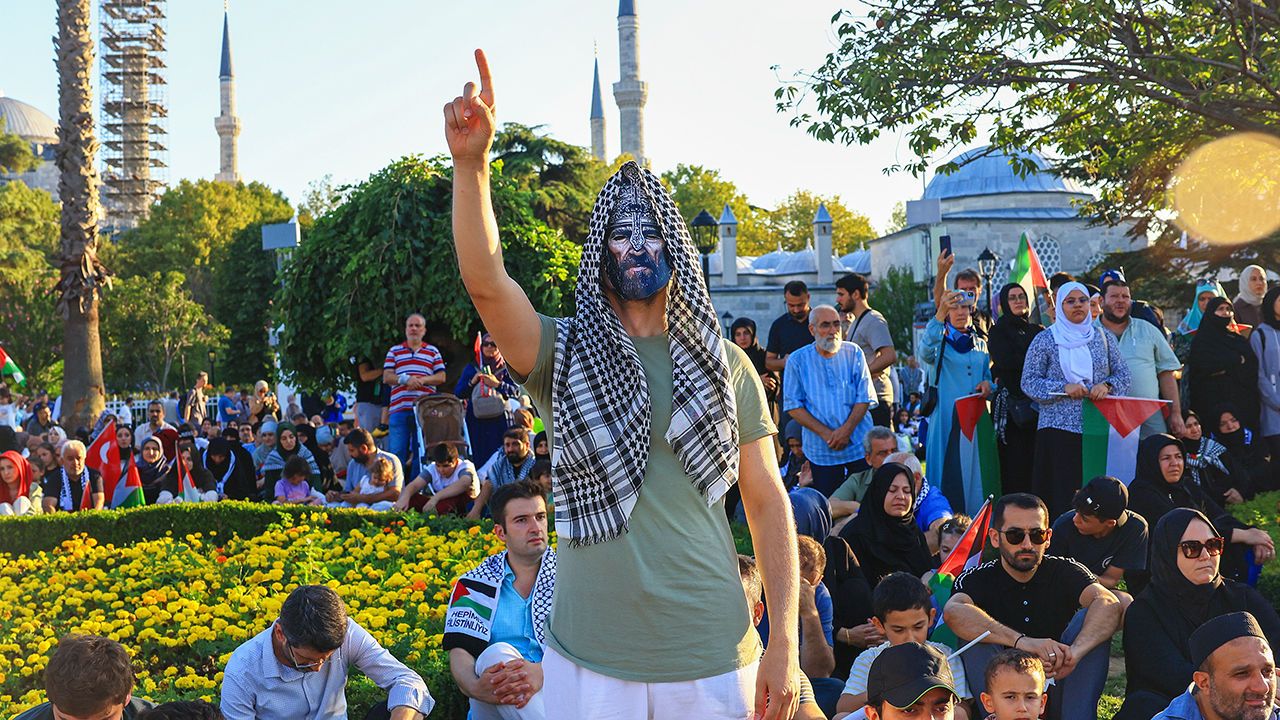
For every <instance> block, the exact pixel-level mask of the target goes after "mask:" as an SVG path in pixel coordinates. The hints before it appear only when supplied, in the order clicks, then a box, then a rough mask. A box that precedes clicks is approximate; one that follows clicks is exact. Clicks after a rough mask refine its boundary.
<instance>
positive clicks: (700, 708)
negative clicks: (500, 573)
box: [542, 647, 759, 720]
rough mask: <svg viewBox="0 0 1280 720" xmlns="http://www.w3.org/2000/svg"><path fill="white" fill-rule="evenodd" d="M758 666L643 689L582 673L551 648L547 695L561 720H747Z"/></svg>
mask: <svg viewBox="0 0 1280 720" xmlns="http://www.w3.org/2000/svg"><path fill="white" fill-rule="evenodd" d="M758 664H759V663H752V664H750V665H748V666H746V667H744V668H741V669H739V670H735V671H732V672H727V673H725V674H723V675H716V676H714V677H709V678H703V679H701V680H688V681H685V682H667V683H643V682H632V681H629V680H619V679H617V678H612V677H609V676H607V675H601V674H599V673H596V672H592V671H590V670H587V669H586V668H582V667H578V666H577V665H574V664H573V663H572V662H570V661H569V660H568V659H566V658H565V657H564V656H562V655H560V654H559V653H557V652H556V651H555V650H552V649H551V648H549V647H548V648H547V653H546V655H545V656H544V657H543V658H542V675H543V678H544V682H543V686H542V694H543V695H544V696H546V697H545V699H544V702H545V703H546V707H547V708H549V709H550V714H551V716H553V717H555V718H556V719H557V720H562V719H563V720H579V719H581V720H588V719H589V720H675V719H683V718H698V719H699V720H745V718H749V717H751V714H752V711H753V709H754V708H753V704H754V695H755V690H756V668H757V666H758Z"/></svg>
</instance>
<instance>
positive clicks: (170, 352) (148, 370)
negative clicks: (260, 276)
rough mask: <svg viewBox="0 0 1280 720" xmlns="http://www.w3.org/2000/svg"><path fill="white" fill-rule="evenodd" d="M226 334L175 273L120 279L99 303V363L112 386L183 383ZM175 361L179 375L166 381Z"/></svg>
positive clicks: (179, 275) (185, 384) (181, 277)
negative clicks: (100, 306)
mask: <svg viewBox="0 0 1280 720" xmlns="http://www.w3.org/2000/svg"><path fill="white" fill-rule="evenodd" d="M228 334H229V333H228V331H227V329H226V328H225V327H223V326H222V325H220V324H219V323H218V322H217V321H216V320H214V319H213V318H212V317H210V316H209V314H208V313H207V312H205V309H204V307H202V306H201V305H200V304H199V303H198V302H196V301H195V299H194V298H193V297H191V294H190V292H189V291H188V290H187V287H186V278H184V277H183V275H182V273H180V272H177V271H173V270H170V271H167V272H163V273H159V272H155V273H148V274H145V275H135V276H132V277H126V278H119V279H117V280H116V281H115V283H114V284H113V285H112V290H111V292H110V293H109V294H108V295H107V296H106V297H105V298H104V299H103V301H102V346H103V348H105V349H107V352H104V353H103V365H104V366H105V367H104V370H105V375H106V376H107V377H109V378H111V381H110V386H111V389H112V390H117V391H118V390H121V389H124V388H142V387H149V388H152V389H157V390H161V389H165V388H169V387H171V384H170V383H171V382H173V383H174V384H180V385H182V386H187V385H188V384H189V383H190V382H191V381H193V380H194V379H195V371H197V370H200V369H203V368H204V367H205V366H206V365H207V363H208V361H207V360H206V359H205V355H206V351H207V350H208V349H209V348H216V347H220V346H221V344H222V343H224V342H225V341H226V340H227V336H228ZM175 363H178V364H179V369H180V370H181V371H182V377H180V378H176V379H173V380H171V376H172V374H173V370H174V369H175V368H174V364H175ZM188 367H189V371H188Z"/></svg>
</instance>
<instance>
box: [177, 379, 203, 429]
mask: <svg viewBox="0 0 1280 720" xmlns="http://www.w3.org/2000/svg"><path fill="white" fill-rule="evenodd" d="M208 384H209V373H207V372H204V371H203V370H202V371H200V372H199V373H196V384H195V387H193V388H191V391H190V392H188V393H187V396H186V397H185V398H183V400H182V422H185V423H191V426H192V427H200V426H201V425H202V424H204V418H205V415H206V414H208V411H209V398H208V397H207V396H206V395H205V394H204V389H205V387H206V386H207V385H208Z"/></svg>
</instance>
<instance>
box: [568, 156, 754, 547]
mask: <svg viewBox="0 0 1280 720" xmlns="http://www.w3.org/2000/svg"><path fill="white" fill-rule="evenodd" d="M635 193H640V195H641V197H643V198H644V199H646V200H647V201H648V202H649V203H651V204H652V206H653V208H654V210H655V212H656V215H657V218H658V224H659V227H660V230H661V233H662V237H663V239H664V241H665V245H666V247H665V251H666V253H667V258H668V262H669V263H670V265H671V269H672V274H671V281H670V284H669V285H668V287H667V306H666V314H667V328H668V335H669V338H670V344H671V360H672V364H673V377H672V381H673V393H674V394H673V397H672V413H671V425H670V428H669V429H668V430H667V433H666V439H667V441H668V442H669V443H670V444H671V447H672V449H673V450H674V451H675V454H676V456H677V457H678V458H679V459H680V462H681V464H682V465H683V467H684V470H685V473H686V474H688V476H689V477H690V478H691V479H692V480H693V482H694V484H695V485H696V486H697V489H698V491H699V492H700V493H701V494H702V496H703V497H704V498H705V499H706V501H707V503H708V504H712V503H715V502H716V501H717V500H719V499H720V498H721V497H723V496H724V494H725V493H726V492H728V491H729V488H730V487H731V486H732V485H733V484H734V483H735V482H737V480H738V420H737V405H736V401H735V398H734V395H733V390H732V387H731V386H730V377H729V365H728V358H727V356H726V355H725V350H724V346H723V344H722V341H721V337H720V323H719V319H718V317H717V316H716V312H715V309H714V308H712V306H711V298H710V295H708V294H707V288H706V285H705V284H704V283H703V278H702V271H701V269H700V265H699V262H698V255H697V251H696V250H695V249H694V246H693V241H692V239H691V238H690V237H689V231H688V230H687V229H686V227H685V224H684V219H683V218H681V216H680V213H679V211H678V210H677V208H676V205H675V203H674V202H673V201H672V200H671V197H670V196H669V195H668V194H667V192H666V190H665V189H664V188H663V187H662V184H661V183H660V182H659V181H658V178H657V176H655V175H654V174H653V173H651V172H649V171H648V170H644V169H642V168H640V167H639V166H638V165H637V164H635V163H634V162H629V163H627V164H625V165H623V166H622V169H620V170H619V171H618V172H617V174H615V175H614V176H613V177H612V178H610V179H609V182H608V183H606V184H605V186H604V189H603V190H601V191H600V194H599V196H598V197H597V198H596V204H595V208H594V209H593V210H592V212H591V224H590V230H589V232H588V235H587V241H586V243H585V245H584V246H583V248H582V261H581V266H580V267H579V270H578V287H577V295H576V299H577V311H576V313H575V314H574V316H573V317H570V318H563V319H561V320H558V321H557V327H556V350H555V365H554V370H553V377H552V390H551V398H552V413H553V418H554V423H555V433H554V435H553V447H552V449H551V457H552V467H553V472H552V485H553V492H554V495H555V498H556V507H555V515H556V518H555V520H556V532H557V533H558V534H559V535H560V537H561V538H562V539H564V540H567V541H568V542H569V543H570V544H571V545H573V546H586V545H593V544H596V543H601V542H605V541H608V540H611V539H613V538H615V537H617V536H619V535H621V534H622V533H624V532H626V531H627V525H628V522H629V520H630V517H631V512H632V510H633V509H634V508H635V504H636V499H637V497H638V496H639V493H640V486H641V484H642V483H643V481H644V474H645V468H646V467H647V466H648V463H649V450H650V448H649V433H650V420H651V418H650V415H651V413H652V404H651V402H650V397H649V386H648V383H647V382H646V381H645V376H644V368H643V367H642V366H641V364H640V357H639V355H638V354H637V352H636V348H635V344H634V343H633V342H632V340H631V338H630V337H629V336H628V335H627V332H626V330H625V329H624V328H623V327H622V323H621V322H620V321H619V320H618V316H617V315H616V314H615V313H614V311H613V308H612V307H611V306H610V304H609V301H608V299H607V298H606V297H605V295H604V289H603V287H602V284H601V283H602V272H601V268H602V264H603V262H604V257H603V255H604V253H605V252H608V250H607V248H606V245H605V243H606V237H605V235H606V228H607V227H608V225H609V219H610V216H611V213H612V211H613V209H614V206H615V203H618V201H619V200H620V199H622V198H623V196H624V194H631V195H634V194H635Z"/></svg>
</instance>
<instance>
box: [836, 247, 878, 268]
mask: <svg viewBox="0 0 1280 720" xmlns="http://www.w3.org/2000/svg"><path fill="white" fill-rule="evenodd" d="M840 263H841V264H843V265H844V266H845V267H846V268H848V270H849V272H856V273H861V274H863V275H870V274H871V251H870V250H868V249H866V248H865V247H863V248H860V249H858V250H854V251H853V252H851V253H849V254H848V255H845V256H843V257H841V258H840Z"/></svg>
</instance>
